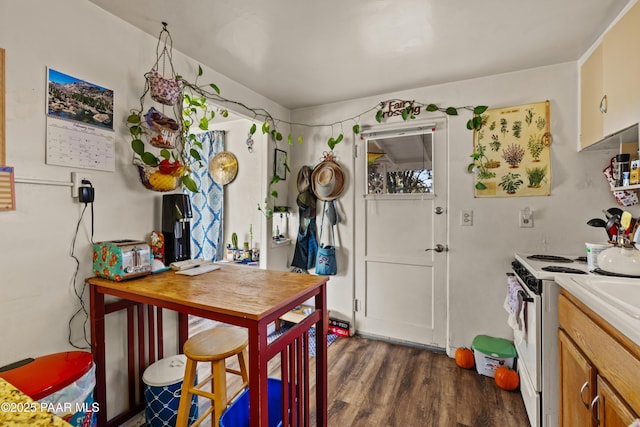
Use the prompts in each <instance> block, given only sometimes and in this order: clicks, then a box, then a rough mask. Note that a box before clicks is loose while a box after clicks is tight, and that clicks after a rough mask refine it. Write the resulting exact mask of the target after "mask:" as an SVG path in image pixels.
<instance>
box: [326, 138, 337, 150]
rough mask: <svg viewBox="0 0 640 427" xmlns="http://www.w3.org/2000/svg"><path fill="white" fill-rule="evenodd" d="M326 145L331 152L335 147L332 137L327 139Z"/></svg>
mask: <svg viewBox="0 0 640 427" xmlns="http://www.w3.org/2000/svg"><path fill="white" fill-rule="evenodd" d="M327 145H328V146H329V148H330V149H331V150H333V148H334V147H335V146H336V140H335V139H334V138H333V137H331V138H329V141H327Z"/></svg>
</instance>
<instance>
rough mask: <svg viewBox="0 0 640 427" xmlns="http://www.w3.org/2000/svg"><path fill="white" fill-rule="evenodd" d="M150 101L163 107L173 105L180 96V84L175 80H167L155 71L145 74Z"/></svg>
mask: <svg viewBox="0 0 640 427" xmlns="http://www.w3.org/2000/svg"><path fill="white" fill-rule="evenodd" d="M147 80H148V81H149V91H150V93H151V99H153V100H154V101H157V102H159V103H161V104H164V105H175V103H176V102H178V100H179V99H181V97H182V96H181V95H182V83H181V82H180V80H178V79H177V78H175V77H174V78H173V79H167V78H165V77H162V76H161V75H160V74H158V71H157V70H156V69H153V70H151V71H150V72H149V73H148V74H147Z"/></svg>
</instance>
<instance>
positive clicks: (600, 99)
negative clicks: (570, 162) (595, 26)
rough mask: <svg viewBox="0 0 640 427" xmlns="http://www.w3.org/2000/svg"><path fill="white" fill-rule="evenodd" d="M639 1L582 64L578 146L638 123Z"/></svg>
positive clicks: (639, 73)
mask: <svg viewBox="0 0 640 427" xmlns="http://www.w3.org/2000/svg"><path fill="white" fill-rule="evenodd" d="M639 51H640V3H637V4H636V5H634V6H633V7H632V8H631V9H629V11H628V12H627V13H626V14H625V15H624V16H623V17H622V18H621V19H620V20H619V21H618V22H617V23H616V24H615V25H614V26H613V27H611V29H610V30H609V31H608V32H607V33H606V34H605V35H604V37H603V40H602V43H601V44H600V45H599V46H598V47H597V48H596V49H595V50H594V51H593V53H592V54H591V56H589V58H588V59H587V60H586V61H585V62H584V63H583V64H582V67H581V70H580V76H581V87H580V89H581V103H580V123H581V125H580V126H581V129H580V147H581V148H586V147H588V146H590V145H593V144H594V143H596V142H598V141H600V140H602V139H603V138H605V137H607V136H609V135H612V134H615V133H617V132H620V131H622V130H624V129H626V128H628V127H630V126H633V125H634V124H636V123H638V118H639V117H640V55H638V53H637V52H639Z"/></svg>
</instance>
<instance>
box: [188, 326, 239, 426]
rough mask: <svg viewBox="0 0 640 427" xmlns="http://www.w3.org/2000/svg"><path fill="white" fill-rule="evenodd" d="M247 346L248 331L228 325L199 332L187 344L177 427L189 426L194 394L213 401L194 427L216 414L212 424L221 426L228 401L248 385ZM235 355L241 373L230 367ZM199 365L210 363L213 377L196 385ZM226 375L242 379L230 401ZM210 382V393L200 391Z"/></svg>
mask: <svg viewBox="0 0 640 427" xmlns="http://www.w3.org/2000/svg"><path fill="white" fill-rule="evenodd" d="M248 344H249V339H248V338H247V331H246V329H242V328H237V327H227V326H218V327H215V328H212V329H209V330H207V331H203V332H200V333H198V334H196V335H194V336H193V337H191V338H189V339H188V340H187V341H186V342H185V343H184V349H183V353H184V355H185V356H187V365H186V367H185V374H184V381H183V383H182V394H181V395H180V406H179V407H178V417H177V421H176V427H186V426H187V422H188V420H189V408H190V406H191V400H192V396H193V395H194V394H195V395H199V396H204V397H207V398H209V399H211V407H210V408H209V409H207V410H206V411H205V412H204V414H202V415H201V416H200V417H198V419H197V420H196V421H195V422H194V423H193V426H197V425H199V424H200V423H201V422H202V421H203V420H205V419H206V418H207V416H208V415H210V414H213V417H212V418H213V419H212V424H211V425H212V427H218V424H219V421H220V416H221V415H222V413H223V412H224V410H225V409H226V408H227V405H228V404H229V402H231V401H232V400H233V399H234V398H235V397H236V396H237V395H238V394H240V392H241V391H243V390H244V389H245V388H247V386H248V385H249V374H248V372H249V371H248V367H247V345H248ZM232 356H237V357H238V362H239V364H240V370H236V369H229V368H227V366H226V363H225V360H226V359H227V358H229V357H232ZM198 362H211V375H209V376H208V377H207V378H205V379H204V380H202V381H201V382H200V383H198V384H197V385H195V386H194V385H193V384H194V382H195V379H196V368H197V366H198ZM227 372H230V373H232V374H235V375H240V376H241V377H242V385H241V387H240V389H239V390H238V391H237V392H236V393H234V395H233V396H232V397H231V398H227ZM209 381H211V391H212V392H211V393H210V392H207V391H204V390H201V388H202V387H203V386H204V385H205V384H207V383H208V382H209Z"/></svg>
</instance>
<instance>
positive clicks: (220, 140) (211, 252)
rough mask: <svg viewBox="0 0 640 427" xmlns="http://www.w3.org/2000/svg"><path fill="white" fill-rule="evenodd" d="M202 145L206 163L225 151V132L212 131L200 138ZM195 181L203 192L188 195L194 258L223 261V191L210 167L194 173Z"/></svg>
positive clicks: (187, 192)
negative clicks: (213, 176) (212, 176)
mask: <svg viewBox="0 0 640 427" xmlns="http://www.w3.org/2000/svg"><path fill="white" fill-rule="evenodd" d="M198 140H199V141H200V142H201V143H202V154H203V159H205V161H208V160H211V159H212V158H213V156H215V155H216V154H217V153H218V152H220V151H224V131H218V130H216V131H209V132H205V133H201V134H199V135H198ZM191 176H192V178H193V179H194V181H195V182H196V184H197V185H198V188H199V189H200V192H199V193H192V192H190V191H189V190H187V189H186V188H185V189H184V191H185V193H186V194H188V195H189V197H190V198H191V210H192V214H193V217H192V218H191V257H192V258H193V259H196V258H200V259H205V260H211V261H215V260H221V259H223V256H224V255H223V254H224V247H223V246H224V242H223V235H222V234H223V228H222V220H223V215H222V213H223V195H224V189H223V187H222V186H221V185H218V184H216V183H215V182H214V181H213V178H211V175H210V174H209V167H208V164H207V165H205V167H202V168H199V169H198V170H194V171H193V172H192V175H191Z"/></svg>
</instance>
